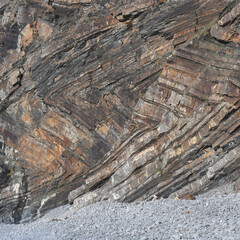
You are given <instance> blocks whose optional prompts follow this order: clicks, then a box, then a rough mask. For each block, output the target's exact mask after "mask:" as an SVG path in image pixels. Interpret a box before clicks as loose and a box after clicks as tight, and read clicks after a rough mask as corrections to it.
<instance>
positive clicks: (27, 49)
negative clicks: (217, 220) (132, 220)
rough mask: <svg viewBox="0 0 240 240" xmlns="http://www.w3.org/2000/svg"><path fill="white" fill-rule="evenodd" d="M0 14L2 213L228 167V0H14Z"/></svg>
mask: <svg viewBox="0 0 240 240" xmlns="http://www.w3.org/2000/svg"><path fill="white" fill-rule="evenodd" d="M0 13H1V15H0V53H1V55H0V62H1V65H0V76H1V79H0V216H1V219H2V221H4V222H20V221H27V220H30V219H32V218H34V217H37V216H40V215H41V214H42V213H44V212H45V211H46V210H49V209H51V208H54V207H56V206H58V205H61V204H63V203H66V202H67V201H69V202H70V203H73V204H74V207H81V206H85V205H88V204H90V203H94V202H96V201H101V200H107V199H108V200H112V201H127V202H130V201H134V200H143V199H147V200H148V199H152V198H153V196H157V197H168V196H170V197H178V196H182V195H184V194H187V193H188V194H197V193H199V192H203V191H205V190H207V189H210V188H212V187H214V186H217V185H218V184H220V183H221V181H223V180H227V181H231V182H235V181H236V180H237V179H238V178H239V172H240V155H239V150H240V149H239V148H240V147H239V143H240V136H239V133H240V131H239V125H240V109H239V106H240V98H239V96H240V90H239V88H240V78H239V76H240V75H239V73H240V60H239V55H240V48H239V40H238V36H239V35H238V25H239V24H238V22H239V19H238V18H239V3H238V1H224V0H221V1H213V0H209V1H206V0H202V1H199V0H191V1H184V0H181V1H156V0H151V1H145V0H132V1H128V2H127V3H126V2H125V1H105V0H103V1H95V0H92V1H91V0H87V1H80V0H76V1H75V0H71V1H70V0H65V1H64V0H61V1H60V0H52V1H45V0H30V1H16V0H14V1H4V2H3V3H1V5H0ZM229 32H231V34H228V33H229ZM222 179H223V180H222Z"/></svg>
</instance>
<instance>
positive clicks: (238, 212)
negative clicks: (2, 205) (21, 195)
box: [0, 192, 240, 240]
mask: <svg viewBox="0 0 240 240" xmlns="http://www.w3.org/2000/svg"><path fill="white" fill-rule="evenodd" d="M215 193H216V192H215ZM215 193H214V192H212V193H211V197H209V195H206V194H205V195H202V196H200V197H197V199H196V200H181V199H179V200H174V199H159V200H155V201H150V202H140V203H130V204H126V203H111V202H99V203H96V204H93V205H90V206H87V207H85V208H82V209H77V210H76V209H75V210H73V209H70V208H69V205H65V206H62V207H59V208H56V209H54V210H52V211H51V212H49V213H48V214H46V215H45V216H43V217H42V218H40V219H38V220H36V221H35V222H32V223H25V224H18V225H6V224H0V236H1V237H0V239H1V240H13V239H14V240H32V239H34V240H35V239H37V240H47V239H49V240H50V239H51V240H54V239H57V240H70V239H72V240H73V239H74V240H75V239H80V240H81V239H83V240H88V239H110V240H111V239H136V240H139V239H142V240H143V239H168V240H169V239H203V240H206V239H221V240H222V239H226V240H230V239H234V240H239V236H240V227H239V226H240V193H228V194H226V195H224V194H219V192H218V194H215Z"/></svg>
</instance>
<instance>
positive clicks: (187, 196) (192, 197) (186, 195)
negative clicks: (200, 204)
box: [179, 193, 196, 200]
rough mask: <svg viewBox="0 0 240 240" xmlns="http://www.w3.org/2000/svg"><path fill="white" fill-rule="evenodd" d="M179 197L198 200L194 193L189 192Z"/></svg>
mask: <svg viewBox="0 0 240 240" xmlns="http://www.w3.org/2000/svg"><path fill="white" fill-rule="evenodd" d="M179 199H184V200H196V198H195V197H194V196H193V195H192V194H189V193H186V194H184V195H182V196H181V197H179Z"/></svg>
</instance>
